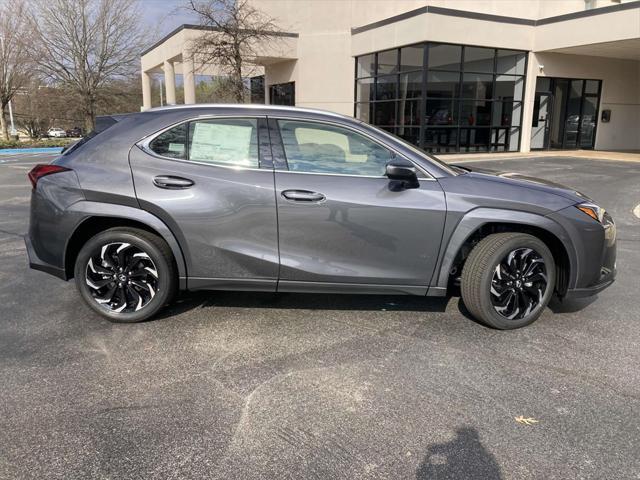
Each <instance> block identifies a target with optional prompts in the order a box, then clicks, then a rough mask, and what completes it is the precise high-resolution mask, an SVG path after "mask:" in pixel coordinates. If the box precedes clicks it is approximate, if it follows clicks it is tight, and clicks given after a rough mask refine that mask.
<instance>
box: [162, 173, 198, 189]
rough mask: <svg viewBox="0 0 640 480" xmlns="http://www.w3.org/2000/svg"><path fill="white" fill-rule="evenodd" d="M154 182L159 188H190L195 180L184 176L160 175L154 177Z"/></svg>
mask: <svg viewBox="0 0 640 480" xmlns="http://www.w3.org/2000/svg"><path fill="white" fill-rule="evenodd" d="M153 184H154V185H155V186H156V187H159V188H166V189H169V190H178V189H181V188H189V187H191V186H193V180H189V179H188V178H182V177H173V176H171V175H160V176H158V177H155V178H154V179H153Z"/></svg>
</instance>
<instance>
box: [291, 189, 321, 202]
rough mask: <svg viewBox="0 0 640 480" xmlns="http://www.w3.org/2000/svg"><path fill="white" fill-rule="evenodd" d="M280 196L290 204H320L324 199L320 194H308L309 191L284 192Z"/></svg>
mask: <svg viewBox="0 0 640 480" xmlns="http://www.w3.org/2000/svg"><path fill="white" fill-rule="evenodd" d="M282 196H283V197H284V198H286V199H287V200H291V201H292V202H303V203H314V202H321V201H323V200H324V199H325V198H327V197H325V196H324V195H323V194H321V193H317V192H310V191H309V190H285V191H284V192H282Z"/></svg>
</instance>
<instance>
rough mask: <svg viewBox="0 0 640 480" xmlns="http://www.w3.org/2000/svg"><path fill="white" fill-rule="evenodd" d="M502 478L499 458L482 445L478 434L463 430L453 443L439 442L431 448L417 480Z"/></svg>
mask: <svg viewBox="0 0 640 480" xmlns="http://www.w3.org/2000/svg"><path fill="white" fill-rule="evenodd" d="M443 478H446V479H463V478H464V479H465V480H467V479H483V480H494V479H501V478H502V476H501V474H500V467H499V466H498V462H497V461H496V459H495V457H494V456H493V455H492V454H491V453H490V452H489V451H488V450H487V449H486V448H484V446H483V445H482V442H481V441H480V436H479V435H478V432H477V431H476V430H475V429H474V428H472V427H462V428H459V429H458V430H457V431H456V437H455V438H454V439H453V440H451V441H450V442H445V443H436V444H435V445H431V446H430V447H429V448H428V449H427V453H426V455H425V457H424V459H423V460H422V463H421V464H420V466H419V467H418V470H417V471H416V479H417V480H439V479H443Z"/></svg>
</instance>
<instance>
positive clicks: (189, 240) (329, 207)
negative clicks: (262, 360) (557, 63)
mask: <svg viewBox="0 0 640 480" xmlns="http://www.w3.org/2000/svg"><path fill="white" fill-rule="evenodd" d="M217 115H219V116H233V115H236V116H238V115H239V116H243V117H247V116H253V117H256V118H262V119H265V118H266V119H270V120H269V122H268V124H269V125H268V127H267V122H261V123H260V126H259V132H260V133H259V151H260V157H261V158H260V160H261V167H262V168H259V169H258V168H256V169H244V168H225V167H220V166H215V165H211V164H201V163H194V162H187V161H181V160H172V159H166V158H162V157H158V156H156V155H155V154H151V153H149V152H148V151H144V150H143V147H144V145H145V142H146V141H148V140H149V139H150V138H152V137H153V135H154V134H156V133H158V132H160V131H162V130H164V129H166V128H167V127H169V126H171V125H175V124H178V123H181V122H184V121H187V120H189V119H195V118H201V117H211V116H217ZM283 117H286V118H299V119H306V120H316V121H322V122H325V123H327V122H328V123H333V124H339V125H342V126H345V127H348V128H351V129H355V130H357V131H359V132H360V133H362V134H364V135H367V136H369V137H373V138H374V139H375V140H376V141H378V142H379V143H381V144H384V145H385V146H387V147H388V148H390V149H391V150H392V151H394V152H395V155H396V156H397V157H398V158H403V159H405V160H409V161H410V162H413V163H414V164H415V165H416V167H418V168H417V170H418V171H419V172H421V173H420V175H419V177H421V178H419V183H420V185H419V188H415V189H402V188H397V185H394V183H393V182H392V181H390V180H389V179H387V178H385V177H357V176H344V175H318V174H304V173H298V172H289V171H287V163H286V157H285V154H284V150H283V149H282V145H281V140H280V135H279V133H278V131H277V128H276V126H275V122H274V121H273V119H274V118H283ZM54 163H56V164H60V165H64V166H67V167H69V168H72V169H73V170H74V172H75V173H74V172H67V173H64V174H56V175H51V176H49V177H44V178H43V179H41V180H40V182H39V183H38V186H37V188H36V190H35V191H34V192H33V194H32V208H31V227H30V231H29V238H28V239H27V240H28V241H27V246H28V249H29V252H30V257H31V258H32V262H31V263H32V265H33V266H34V268H38V269H42V270H47V271H49V272H50V273H54V274H57V273H59V271H60V269H61V268H62V267H63V266H64V265H65V255H66V248H67V242H68V240H69V238H71V236H72V234H73V232H74V231H75V230H76V229H77V228H78V227H79V226H80V225H81V224H82V222H84V221H86V220H87V219H89V218H94V217H101V216H108V217H117V218H125V219H132V220H136V221H139V222H142V223H143V224H145V225H147V226H148V227H149V228H152V229H154V230H156V231H157V232H158V233H159V234H160V235H161V236H162V237H163V238H164V239H165V241H167V243H168V244H169V246H170V247H171V249H172V251H173V253H174V256H175V258H176V261H177V263H178V268H179V274H180V277H181V288H186V287H187V286H188V287H189V288H191V289H233V290H264V291H275V290H278V291H296V292H312V291H324V292H344V293H356V292H357V293H406V294H418V295H425V294H427V295H434V296H442V295H445V294H446V292H447V283H448V280H449V270H450V268H451V266H452V262H453V261H454V259H455V258H456V255H457V253H458V251H459V249H460V247H461V245H463V244H464V242H465V241H466V240H467V239H468V238H469V236H470V235H472V234H473V233H474V232H475V231H476V230H477V229H478V228H480V227H482V226H483V225H486V224H488V223H496V222H497V223H502V224H510V225H520V226H523V225H525V226H534V227H537V228H540V229H543V230H545V231H546V232H548V233H549V234H552V235H554V236H555V237H556V238H557V239H558V240H559V241H560V242H561V243H562V244H563V245H564V248H565V249H566V251H567V254H568V257H569V263H570V274H569V288H570V289H571V291H573V292H574V293H575V292H577V293H579V294H588V293H592V292H594V291H596V290H597V289H598V288H602V287H601V285H604V284H605V283H607V282H609V281H611V280H612V279H613V277H614V276H615V272H611V274H610V275H609V276H607V277H602V276H601V274H600V273H601V271H600V268H601V266H606V267H608V268H610V269H611V270H613V267H614V264H615V237H614V236H612V232H613V231H614V229H613V228H610V229H609V230H607V232H609V233H607V232H605V228H603V226H602V225H600V224H599V223H597V222H594V221H593V220H591V219H590V218H589V217H587V216H586V215H584V214H583V213H581V212H579V211H578V210H577V209H576V208H574V205H576V204H578V203H581V202H584V201H586V200H588V199H587V197H585V196H584V195H582V194H580V193H578V192H576V191H574V190H572V189H570V188H567V187H564V186H562V185H557V184H553V183H551V182H545V181H542V180H538V179H534V178H530V177H523V176H521V175H514V174H509V173H504V172H503V173H501V172H491V171H486V170H482V171H480V170H478V171H474V172H463V171H458V170H455V169H452V167H449V166H446V165H443V164H440V163H439V162H437V161H436V160H435V159H430V157H428V156H426V155H424V154H421V153H419V152H417V151H416V150H415V149H414V148H413V147H411V146H409V145H407V144H406V143H404V142H402V141H401V140H399V139H397V138H395V137H392V136H390V135H388V134H387V133H385V132H382V131H379V130H377V129H375V128H374V127H371V126H369V125H366V124H364V123H362V122H360V121H357V120H354V119H352V118H349V117H343V116H341V115H338V114H332V113H328V112H320V111H314V110H305V109H295V108H288V107H275V106H273V107H270V106H266V107H264V106H263V107H260V106H211V105H197V106H185V107H171V108H165V109H152V110H150V111H148V112H144V113H140V114H135V115H131V116H129V117H126V118H124V119H122V120H121V121H120V122H118V123H117V124H116V125H114V126H113V127H111V128H109V129H108V130H106V131H104V132H102V133H101V134H99V135H98V136H97V137H95V138H94V139H92V140H91V141H89V142H88V143H87V144H86V145H84V146H83V147H80V148H79V149H77V150H75V151H73V152H71V153H69V154H67V155H63V156H61V157H60V158H58V159H56V160H55V162H54ZM274 167H275V168H274ZM161 175H170V176H177V177H182V178H187V179H189V180H191V181H192V182H193V185H192V186H191V187H190V188H186V189H181V190H167V189H161V188H158V187H157V186H155V185H154V183H153V179H154V177H156V176H161ZM285 190H306V191H311V192H317V193H321V194H323V195H324V199H323V200H322V201H320V202H318V203H297V202H292V201H290V200H287V199H285V198H284V197H283V196H282V192H283V191H285ZM59 276H64V275H59ZM599 285H600V286H599ZM605 286H606V285H605ZM569 293H571V292H569Z"/></svg>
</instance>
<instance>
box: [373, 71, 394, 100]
mask: <svg viewBox="0 0 640 480" xmlns="http://www.w3.org/2000/svg"><path fill="white" fill-rule="evenodd" d="M396 98H398V76H397V75H385V76H384V77H378V81H377V83H376V100H393V99H396Z"/></svg>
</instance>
